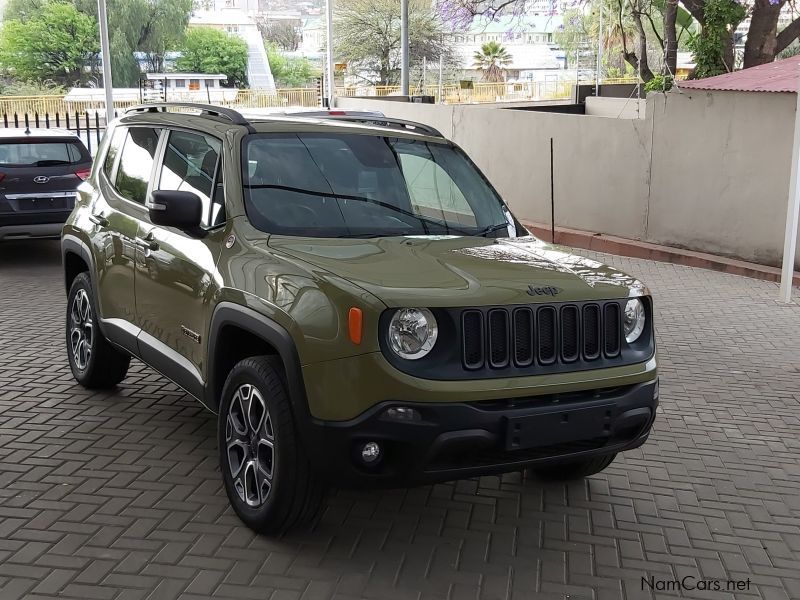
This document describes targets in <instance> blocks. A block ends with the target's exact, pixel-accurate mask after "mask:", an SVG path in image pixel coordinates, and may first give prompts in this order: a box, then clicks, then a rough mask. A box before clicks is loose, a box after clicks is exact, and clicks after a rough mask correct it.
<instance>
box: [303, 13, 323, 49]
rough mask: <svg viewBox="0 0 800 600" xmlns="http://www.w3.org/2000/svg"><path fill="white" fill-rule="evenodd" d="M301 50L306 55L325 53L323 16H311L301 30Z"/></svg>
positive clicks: (304, 22)
mask: <svg viewBox="0 0 800 600" xmlns="http://www.w3.org/2000/svg"><path fill="white" fill-rule="evenodd" d="M300 38H301V39H300V50H301V51H302V52H303V54H306V55H315V54H318V55H321V54H324V52H325V21H324V20H323V18H322V17H321V16H316V15H314V16H309V17H306V18H305V20H304V21H303V27H302V29H301V30H300Z"/></svg>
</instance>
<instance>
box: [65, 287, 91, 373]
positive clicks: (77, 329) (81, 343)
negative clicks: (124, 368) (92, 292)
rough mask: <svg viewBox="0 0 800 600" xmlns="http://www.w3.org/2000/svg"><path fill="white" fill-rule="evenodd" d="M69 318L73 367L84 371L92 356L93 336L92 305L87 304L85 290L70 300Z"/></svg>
mask: <svg viewBox="0 0 800 600" xmlns="http://www.w3.org/2000/svg"><path fill="white" fill-rule="evenodd" d="M69 318H70V324H69V325H70V332H69V342H70V350H71V351H72V358H73V360H74V361H75V366H76V367H78V369H80V370H81V371H85V370H86V367H87V366H88V365H89V359H90V358H91V356H92V341H93V336H94V323H93V321H92V305H91V304H90V303H89V295H88V294H87V293H86V290H85V289H83V288H81V289H79V290H78V291H77V293H76V294H75V297H74V298H73V299H72V306H71V307H70V312H69Z"/></svg>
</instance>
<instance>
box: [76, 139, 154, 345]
mask: <svg viewBox="0 0 800 600" xmlns="http://www.w3.org/2000/svg"><path fill="white" fill-rule="evenodd" d="M159 135H160V129H154V128H152V127H117V128H116V129H115V130H114V132H113V134H112V138H111V142H110V144H109V149H108V152H107V153H106V155H105V157H104V159H103V160H104V163H103V169H102V170H101V172H100V173H99V174H98V177H97V183H98V187H99V190H98V191H99V197H98V198H97V199H96V201H95V202H94V203H93V205H92V214H91V215H90V216H89V218H90V219H91V220H92V223H93V226H94V229H95V231H94V234H93V235H92V236H91V239H92V243H93V246H94V247H93V249H92V251H93V253H94V257H95V261H94V262H95V266H96V270H97V300H98V303H99V305H100V306H99V311H100V315H101V316H102V318H103V321H104V325H105V326H106V327H107V332H106V335H108V336H109V337H111V338H112V339H113V340H114V341H115V342H117V343H118V344H120V345H122V346H124V347H126V348H127V349H128V350H130V351H131V352H133V353H138V346H137V342H136V337H137V335H138V326H137V325H136V304H135V296H134V273H135V271H134V265H135V261H136V244H137V236H138V235H139V231H140V227H141V223H142V221H143V220H146V219H147V209H146V208H145V206H144V201H145V198H146V196H147V193H148V190H149V188H150V182H151V180H152V174H153V166H154V162H155V155H156V149H157V148H158V140H159Z"/></svg>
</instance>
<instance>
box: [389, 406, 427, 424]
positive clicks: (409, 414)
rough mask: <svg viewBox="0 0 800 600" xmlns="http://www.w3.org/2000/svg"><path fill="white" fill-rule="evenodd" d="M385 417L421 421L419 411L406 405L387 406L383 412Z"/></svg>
mask: <svg viewBox="0 0 800 600" xmlns="http://www.w3.org/2000/svg"><path fill="white" fill-rule="evenodd" d="M384 414H385V415H386V418H387V419H392V420H393V421H422V415H421V414H419V411H418V410H416V409H413V408H409V407H407V406H392V407H391V408H387V409H386V412H385V413H384Z"/></svg>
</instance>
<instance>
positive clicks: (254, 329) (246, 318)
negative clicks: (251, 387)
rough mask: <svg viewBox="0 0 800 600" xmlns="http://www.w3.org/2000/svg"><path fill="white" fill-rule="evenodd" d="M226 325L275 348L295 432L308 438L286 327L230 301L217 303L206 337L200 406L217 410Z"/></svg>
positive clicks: (308, 416) (298, 368)
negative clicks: (220, 354) (221, 340)
mask: <svg viewBox="0 0 800 600" xmlns="http://www.w3.org/2000/svg"><path fill="white" fill-rule="evenodd" d="M226 325H235V326H236V327H239V328H241V329H244V330H245V331H248V332H250V333H252V334H253V335H256V336H258V337H259V338H261V339H262V340H264V341H265V342H266V343H268V344H269V345H270V346H272V347H273V348H275V350H276V351H277V353H278V355H279V356H280V358H281V361H282V362H283V366H284V370H285V372H286V387H287V389H288V392H289V399H290V402H291V409H292V415H293V416H294V421H295V424H296V426H297V430H298V432H299V434H300V435H301V437H302V438H303V439H307V437H306V436H307V435H308V432H309V431H308V430H309V425H310V423H311V413H310V411H309V407H308V398H307V396H306V388H305V385H304V383H303V371H302V368H301V366H300V357H299V355H298V354H297V346H296V345H295V343H294V339H293V338H292V336H291V334H290V333H289V332H288V331H287V330H286V328H285V327H283V326H282V325H280V324H279V323H276V322H275V321H273V320H272V319H270V318H269V317H267V316H265V315H263V314H261V313H259V312H256V311H255V310H253V309H252V308H247V307H245V306H241V305H239V304H234V303H233V302H220V303H219V304H218V305H217V307H216V309H215V310H214V314H213V315H212V317H211V326H210V328H209V335H208V357H209V360H208V375H207V377H206V384H205V389H204V399H203V404H205V405H206V406H208V407H210V408H211V409H212V410H213V411H214V412H218V410H219V398H217V397H216V395H217V392H216V390H218V389H222V385H223V384H224V380H223V381H218V380H217V374H216V368H215V365H216V364H217V359H218V356H217V352H218V351H219V350H218V340H219V335H220V332H221V331H222V329H223V328H224V327H225V326H226Z"/></svg>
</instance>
